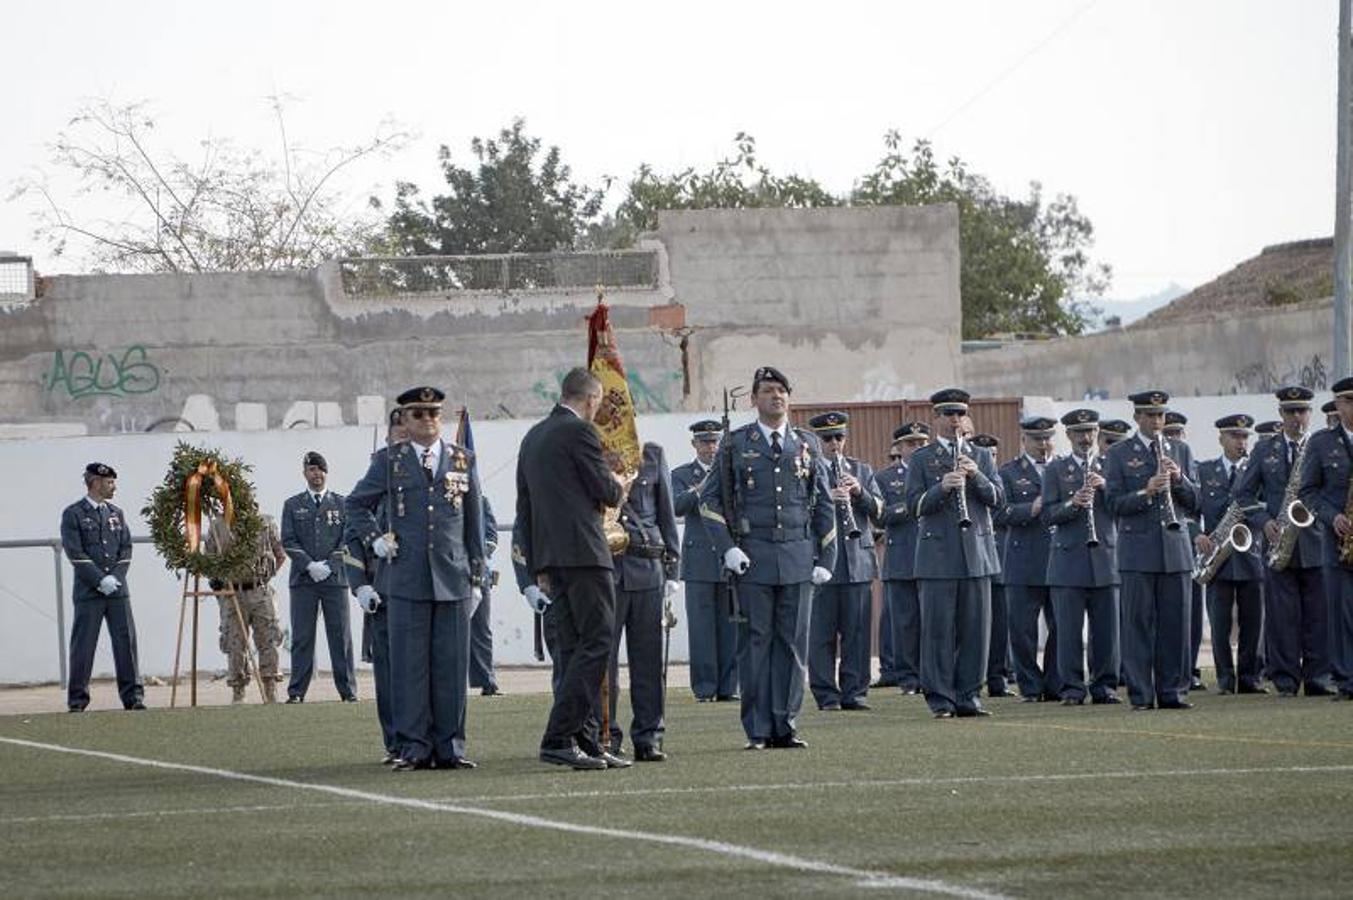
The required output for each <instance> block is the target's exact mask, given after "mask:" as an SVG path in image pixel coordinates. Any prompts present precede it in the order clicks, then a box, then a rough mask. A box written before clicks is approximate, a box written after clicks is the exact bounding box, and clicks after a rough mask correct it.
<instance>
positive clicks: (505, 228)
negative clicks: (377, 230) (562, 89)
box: [373, 119, 603, 256]
mask: <svg viewBox="0 0 1353 900" xmlns="http://www.w3.org/2000/svg"><path fill="white" fill-rule="evenodd" d="M470 150H471V152H472V153H473V154H474V157H475V159H476V161H477V163H476V165H475V166H474V167H473V168H464V167H462V166H460V165H458V164H457V163H456V161H455V160H454V159H453V157H452V153H451V150H450V148H449V147H447V146H446V145H445V144H443V145H442V147H441V149H440V151H439V152H438V157H439V159H440V161H441V168H442V176H443V177H444V178H445V180H446V185H447V188H448V190H447V192H446V193H445V194H438V195H435V196H433V197H432V199H431V200H430V201H427V200H425V199H424V198H423V196H422V194H421V192H420V191H419V189H418V187H417V186H416V185H413V184H410V183H409V182H398V183H397V184H396V188H395V198H394V209H393V211H392V212H391V213H390V214H389V216H388V217H387V219H386V231H385V234H384V235H383V237H382V239H381V241H380V242H378V244H376V245H375V246H374V247H373V249H375V250H377V251H379V252H383V253H389V254H399V255H406V256H425V255H429V254H445V255H453V256H454V255H460V254H468V253H529V252H547V251H554V250H572V249H574V248H576V247H577V246H578V245H579V243H580V240H581V239H582V238H583V236H584V235H585V234H586V233H587V230H588V227H589V225H591V224H592V223H593V221H594V220H595V219H596V217H597V215H598V213H599V212H600V211H601V204H602V196H603V194H602V192H601V191H599V190H595V189H593V188H590V187H588V186H586V185H584V184H580V183H577V182H575V181H574V180H573V176H572V171H571V170H570V169H569V167H568V166H567V165H565V164H564V161H563V157H562V156H561V154H560V152H559V148H558V147H554V146H551V147H549V148H548V149H544V150H542V145H541V141H540V139H539V138H535V137H531V136H530V135H528V134H527V133H526V123H525V121H524V120H522V119H515V120H513V122H512V125H511V126H510V127H508V128H504V129H502V131H500V132H499V134H498V137H497V138H488V139H484V138H475V139H474V140H472V141H471V142H470ZM373 204H374V205H376V206H377V207H378V208H380V203H379V201H377V200H374V199H373Z"/></svg>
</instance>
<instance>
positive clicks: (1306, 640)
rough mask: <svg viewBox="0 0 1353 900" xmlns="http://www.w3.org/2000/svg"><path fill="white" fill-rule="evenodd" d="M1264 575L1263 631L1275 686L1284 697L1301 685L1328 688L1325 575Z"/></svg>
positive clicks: (1312, 571) (1293, 571)
mask: <svg viewBox="0 0 1353 900" xmlns="http://www.w3.org/2000/svg"><path fill="white" fill-rule="evenodd" d="M1267 572H1268V585H1267V586H1268V590H1267V591H1266V592H1265V597H1264V629H1265V634H1266V635H1267V641H1268V675H1269V678H1270V679H1271V680H1272V681H1273V686H1274V687H1276V688H1277V689H1278V690H1279V691H1283V692H1292V691H1296V690H1297V688H1299V687H1301V686H1302V685H1306V686H1308V687H1313V688H1315V687H1327V685H1326V683H1325V682H1326V681H1327V680H1328V678H1329V672H1330V664H1329V638H1328V637H1327V624H1328V617H1329V615H1328V613H1329V610H1328V604H1326V602H1325V583H1324V571H1323V569H1319V568H1314V567H1312V568H1300V569H1299V568H1295V567H1289V568H1287V569H1284V570H1283V571H1281V572H1275V571H1273V570H1272V569H1268V570H1267Z"/></svg>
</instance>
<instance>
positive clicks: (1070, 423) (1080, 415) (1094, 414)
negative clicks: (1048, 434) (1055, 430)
mask: <svg viewBox="0 0 1353 900" xmlns="http://www.w3.org/2000/svg"><path fill="white" fill-rule="evenodd" d="M1062 424H1063V425H1065V426H1066V430H1067V431H1089V430H1090V429H1091V428H1094V427H1095V426H1097V425H1098V424H1099V412H1098V411H1097V410H1093V409H1073V410H1071V411H1070V412H1069V413H1067V414H1066V415H1064V416H1062Z"/></svg>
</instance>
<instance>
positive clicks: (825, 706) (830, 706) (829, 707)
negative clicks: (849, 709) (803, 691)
mask: <svg viewBox="0 0 1353 900" xmlns="http://www.w3.org/2000/svg"><path fill="white" fill-rule="evenodd" d="M817 708H818V709H820V710H822V711H823V712H840V711H841V704H839V703H835V702H831V703H819V704H818V705H817Z"/></svg>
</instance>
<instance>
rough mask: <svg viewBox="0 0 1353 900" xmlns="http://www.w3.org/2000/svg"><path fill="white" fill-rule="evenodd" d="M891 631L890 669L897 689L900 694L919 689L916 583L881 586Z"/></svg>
mask: <svg viewBox="0 0 1353 900" xmlns="http://www.w3.org/2000/svg"><path fill="white" fill-rule="evenodd" d="M883 590H884V593H885V595H886V599H887V609H888V611H889V612H890V613H891V618H892V626H893V627H892V631H893V666H894V671H895V672H896V673H897V685H898V687H900V688H902V689H903V690H920V688H921V599H920V596H919V594H918V593H917V589H916V579H914V578H898V579H894V580H891V581H885V582H884V583H883Z"/></svg>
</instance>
